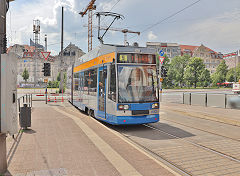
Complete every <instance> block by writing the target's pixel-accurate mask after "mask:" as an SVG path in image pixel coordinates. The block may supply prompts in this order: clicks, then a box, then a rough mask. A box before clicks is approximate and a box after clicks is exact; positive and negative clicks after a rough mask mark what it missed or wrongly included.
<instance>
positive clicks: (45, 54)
mask: <svg viewBox="0 0 240 176" xmlns="http://www.w3.org/2000/svg"><path fill="white" fill-rule="evenodd" d="M41 54H42V56H43V58H44V59H45V60H47V59H48V57H49V55H50V54H51V52H46V51H42V52H41Z"/></svg>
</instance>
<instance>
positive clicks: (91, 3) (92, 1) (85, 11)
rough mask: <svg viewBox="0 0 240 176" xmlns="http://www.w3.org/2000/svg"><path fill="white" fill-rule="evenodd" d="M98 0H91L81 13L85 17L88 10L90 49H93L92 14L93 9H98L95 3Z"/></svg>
mask: <svg viewBox="0 0 240 176" xmlns="http://www.w3.org/2000/svg"><path fill="white" fill-rule="evenodd" d="M95 1H96V0H91V1H90V2H89V4H88V6H87V7H86V9H85V10H84V11H83V12H80V13H79V14H80V15H81V16H82V17H83V16H84V15H85V14H86V13H87V11H88V51H91V50H92V16H93V13H92V11H93V10H96V5H94V3H95Z"/></svg>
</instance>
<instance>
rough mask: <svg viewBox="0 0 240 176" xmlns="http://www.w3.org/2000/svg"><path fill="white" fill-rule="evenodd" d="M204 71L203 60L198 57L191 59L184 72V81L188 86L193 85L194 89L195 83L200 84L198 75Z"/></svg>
mask: <svg viewBox="0 0 240 176" xmlns="http://www.w3.org/2000/svg"><path fill="white" fill-rule="evenodd" d="M204 70H205V65H204V63H203V60H202V59H201V58H199V57H193V58H191V59H190V61H189V63H188V65H187V67H186V70H185V72H184V80H185V81H186V82H187V84H188V85H189V86H192V85H194V88H196V87H197V83H198V82H200V75H201V74H202V72H203V71H204Z"/></svg>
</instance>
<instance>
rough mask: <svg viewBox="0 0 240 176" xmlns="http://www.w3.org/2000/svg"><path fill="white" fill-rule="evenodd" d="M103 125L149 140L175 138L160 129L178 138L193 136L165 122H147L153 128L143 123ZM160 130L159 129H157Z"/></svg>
mask: <svg viewBox="0 0 240 176" xmlns="http://www.w3.org/2000/svg"><path fill="white" fill-rule="evenodd" d="M103 124H104V125H105V126H107V127H109V128H111V129H113V130H115V131H117V132H119V133H123V134H124V135H127V136H128V135H129V136H135V137H139V138H146V139H151V140H168V139H175V138H174V137H172V136H170V135H167V134H165V133H163V132H161V131H164V132H166V133H169V134H171V135H175V136H177V137H179V138H187V137H192V136H195V135H194V134H192V133H189V132H187V131H185V130H182V129H180V128H177V127H174V126H171V125H168V124H165V123H157V124H148V126H150V127H154V128H155V129H152V128H149V127H147V126H145V125H121V126H114V125H109V124H106V123H103ZM158 129H159V130H161V131H158Z"/></svg>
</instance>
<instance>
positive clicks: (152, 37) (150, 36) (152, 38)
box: [148, 31, 158, 40]
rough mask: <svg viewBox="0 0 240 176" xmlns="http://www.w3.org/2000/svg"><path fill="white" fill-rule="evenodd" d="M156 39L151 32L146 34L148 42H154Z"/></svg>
mask: <svg viewBox="0 0 240 176" xmlns="http://www.w3.org/2000/svg"><path fill="white" fill-rule="evenodd" d="M157 38H158V37H157V36H156V35H155V34H154V33H153V32H152V31H150V32H149V33H148V40H155V39H157Z"/></svg>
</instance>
